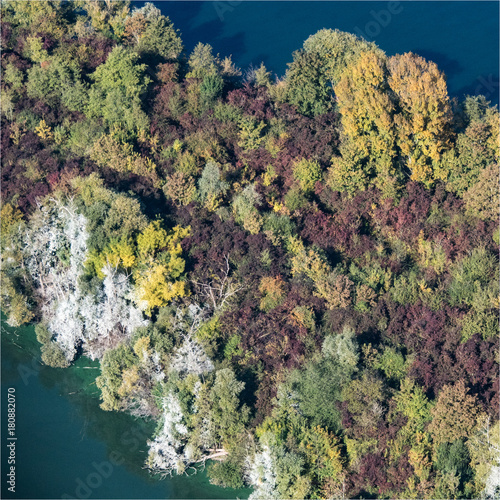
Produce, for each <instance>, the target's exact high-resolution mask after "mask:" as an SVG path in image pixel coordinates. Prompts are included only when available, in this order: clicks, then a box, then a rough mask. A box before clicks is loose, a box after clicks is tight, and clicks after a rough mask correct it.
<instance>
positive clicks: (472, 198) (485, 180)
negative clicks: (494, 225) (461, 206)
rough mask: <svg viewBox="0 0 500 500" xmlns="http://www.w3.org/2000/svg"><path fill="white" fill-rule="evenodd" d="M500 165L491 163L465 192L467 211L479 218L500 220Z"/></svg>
mask: <svg viewBox="0 0 500 500" xmlns="http://www.w3.org/2000/svg"><path fill="white" fill-rule="evenodd" d="M497 188H498V165H496V164H491V165H490V166H489V167H487V168H485V169H484V170H483V171H482V172H481V173H480V174H479V176H478V179H477V182H476V183H475V184H473V185H472V186H471V187H470V188H469V189H468V190H467V191H466V192H465V193H464V202H465V206H466V210H467V212H468V213H469V214H470V215H472V216H474V217H478V218H479V219H483V220H491V221H497V220H498V206H499V205H500V197H499V194H498V189H497Z"/></svg>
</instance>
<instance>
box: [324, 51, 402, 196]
mask: <svg viewBox="0 0 500 500" xmlns="http://www.w3.org/2000/svg"><path fill="white" fill-rule="evenodd" d="M335 94H336V96H337V106H338V110H339V113H340V114H341V123H342V131H343V134H344V139H343V142H342V143H341V146H340V155H341V156H340V157H334V158H333V160H332V168H331V169H330V172H329V179H328V181H329V184H330V186H331V187H332V189H334V190H339V191H344V190H349V191H351V192H352V190H353V188H354V189H363V188H364V187H365V186H366V180H371V179H375V184H376V185H377V186H378V187H380V188H381V189H382V191H383V192H384V193H385V194H386V195H392V196H393V195H394V194H395V193H396V191H397V188H398V184H399V183H400V182H401V172H400V170H398V169H397V168H396V164H395V157H396V131H395V123H394V113H395V110H396V107H395V103H394V100H393V98H392V97H391V93H390V90H389V86H388V83H387V69H386V60H385V58H384V57H383V56H381V55H378V54H377V53H373V52H368V53H366V54H363V55H361V56H360V58H359V59H358V60H357V62H356V63H355V64H352V65H351V66H348V67H347V69H346V70H345V71H344V73H343V75H342V77H341V79H340V81H339V82H338V84H337V85H336V86H335ZM358 171H360V173H358ZM361 172H362V173H361ZM365 179H366V180H365ZM353 181H355V183H354V185H353ZM356 181H357V182H356ZM351 186H353V187H351Z"/></svg>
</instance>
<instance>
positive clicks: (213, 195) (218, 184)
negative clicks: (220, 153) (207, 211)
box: [198, 160, 229, 209]
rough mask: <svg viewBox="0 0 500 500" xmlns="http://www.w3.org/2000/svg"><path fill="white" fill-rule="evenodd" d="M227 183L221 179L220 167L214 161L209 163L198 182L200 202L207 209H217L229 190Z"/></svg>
mask: <svg viewBox="0 0 500 500" xmlns="http://www.w3.org/2000/svg"><path fill="white" fill-rule="evenodd" d="M228 187H229V186H228V184H227V182H224V181H223V180H222V179H221V173H220V169H219V166H218V165H217V163H215V162H214V161H211V160H210V161H208V162H207V164H206V165H205V168H204V169H203V172H202V174H201V177H200V179H199V180H198V195H199V197H200V201H201V202H202V203H204V204H205V205H206V206H207V207H209V208H212V209H215V208H217V205H218V203H219V200H220V196H223V195H224V194H225V193H226V191H227V189H228Z"/></svg>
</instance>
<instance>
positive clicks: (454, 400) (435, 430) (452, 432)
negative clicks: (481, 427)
mask: <svg viewBox="0 0 500 500" xmlns="http://www.w3.org/2000/svg"><path fill="white" fill-rule="evenodd" d="M468 392H469V390H468V388H467V387H466V385H465V382H464V381H463V380H461V379H460V380H458V381H457V382H456V383H455V384H454V385H445V386H444V387H443V388H442V389H441V391H440V392H439V395H438V398H437V401H436V406H435V407H434V408H433V409H432V410H431V414H432V422H431V423H430V424H429V432H430V433H431V434H432V437H433V440H434V444H435V445H436V446H439V445H440V444H441V443H453V442H454V441H456V440H457V439H460V438H468V437H469V436H470V434H471V432H472V429H474V427H475V426H476V421H477V418H478V416H479V414H480V408H479V406H478V404H477V400H476V398H475V396H471V395H470V394H468Z"/></svg>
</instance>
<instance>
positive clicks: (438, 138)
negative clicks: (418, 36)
mask: <svg viewBox="0 0 500 500" xmlns="http://www.w3.org/2000/svg"><path fill="white" fill-rule="evenodd" d="M387 68H388V70H389V76H388V79H387V82H388V84H389V86H390V88H391V90H392V92H394V95H395V96H396V98H397V109H396V113H395V116H394V124H395V131H396V133H397V145H398V149H399V157H400V160H401V161H403V162H404V165H405V167H406V168H408V169H409V171H410V172H411V178H412V180H415V181H421V182H424V183H427V184H429V183H432V182H433V181H434V179H435V178H436V174H435V172H434V165H435V164H436V163H437V162H438V161H439V159H440V157H441V154H442V153H443V152H444V151H446V150H447V149H449V148H450V145H451V139H452V131H451V122H452V113H451V107H450V103H449V97H448V91H447V88H446V80H445V77H444V75H443V73H442V72H440V71H439V69H438V67H437V65H436V64H435V63H433V62H428V61H426V60H425V59H423V58H422V57H420V56H418V55H415V54H412V53H411V52H409V53H406V54H403V55H396V56H393V57H391V58H390V59H389V60H388V61H387Z"/></svg>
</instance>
